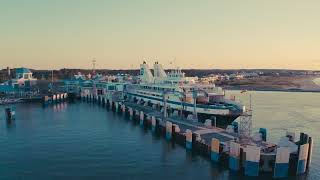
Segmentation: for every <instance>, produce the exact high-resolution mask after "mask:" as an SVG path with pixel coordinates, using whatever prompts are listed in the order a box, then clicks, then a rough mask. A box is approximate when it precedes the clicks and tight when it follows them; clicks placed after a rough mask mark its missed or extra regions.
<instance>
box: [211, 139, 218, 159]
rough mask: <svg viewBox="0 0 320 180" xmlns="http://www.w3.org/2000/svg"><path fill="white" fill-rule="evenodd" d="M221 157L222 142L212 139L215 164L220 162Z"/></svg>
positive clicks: (212, 153)
mask: <svg viewBox="0 0 320 180" xmlns="http://www.w3.org/2000/svg"><path fill="white" fill-rule="evenodd" d="M219 156H220V141H219V139H216V138H212V139H211V160H212V161H213V162H219Z"/></svg>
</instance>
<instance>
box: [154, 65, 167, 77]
mask: <svg viewBox="0 0 320 180" xmlns="http://www.w3.org/2000/svg"><path fill="white" fill-rule="evenodd" d="M153 70H154V73H153V74H154V77H155V78H157V79H158V80H162V79H164V78H166V77H167V74H166V72H165V71H164V69H163V67H162V65H161V64H159V63H158V62H155V63H154V65H153Z"/></svg>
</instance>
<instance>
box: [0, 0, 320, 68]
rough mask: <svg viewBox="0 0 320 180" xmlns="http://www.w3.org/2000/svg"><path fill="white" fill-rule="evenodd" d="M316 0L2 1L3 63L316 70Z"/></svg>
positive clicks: (319, 60) (319, 59)
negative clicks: (156, 62) (145, 64)
mask: <svg viewBox="0 0 320 180" xmlns="http://www.w3.org/2000/svg"><path fill="white" fill-rule="evenodd" d="M319 7H320V1H316V0H308V1H298V0H282V1H276V0H270V1H255V0H244V1H238V0H230V1H214V0H212V1H206V0H203V1H192V0H171V1H166V0H165V1H150V0H137V1H130V0H127V1H126V0H123V1H116V0H106V1H103V0H92V1H87V0H68V1H65V0H55V1H49V0H29V1H21V0H20V1H19V0H1V1H0V23H1V28H0V62H1V66H2V67H1V68H5V67H6V66H9V67H12V68H14V67H28V68H33V69H61V68H81V69H91V67H92V60H93V59H94V58H95V59H96V68H97V69H137V68H138V67H139V64H140V63H142V61H143V60H146V61H147V62H148V63H149V64H150V65H152V64H153V63H154V62H155V61H159V62H160V63H161V64H163V65H164V67H165V68H172V67H174V66H179V67H181V68H185V69H192V68H194V69H298V70H299V69H303V70H320V50H319V47H320V46H319V45H320V34H319V32H320V21H319V19H320V11H319Z"/></svg>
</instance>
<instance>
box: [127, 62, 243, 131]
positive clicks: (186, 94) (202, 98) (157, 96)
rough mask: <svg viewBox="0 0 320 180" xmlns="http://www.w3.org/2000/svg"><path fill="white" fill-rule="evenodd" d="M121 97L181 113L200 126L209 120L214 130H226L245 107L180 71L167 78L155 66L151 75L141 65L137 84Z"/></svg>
mask: <svg viewBox="0 0 320 180" xmlns="http://www.w3.org/2000/svg"><path fill="white" fill-rule="evenodd" d="M125 94H126V96H127V98H128V99H129V100H133V101H135V102H138V101H139V102H140V101H142V102H145V104H147V105H150V106H152V105H158V106H160V107H163V106H164V104H166V106H167V107H168V109H171V110H177V111H180V112H183V115H184V116H185V117H187V118H188V119H189V117H191V118H192V117H193V119H195V118H196V119H197V120H198V121H200V122H205V121H206V120H207V119H211V120H212V121H211V122H212V125H216V126H218V127H226V126H227V125H229V124H231V123H232V122H233V121H234V120H235V119H236V118H237V117H239V116H240V115H241V114H242V113H243V112H244V111H245V106H243V105H242V104H240V103H237V102H235V101H233V100H230V99H227V98H226V97H225V91H224V90H223V89H222V88H221V87H216V86H215V84H213V83H208V82H200V81H199V79H198V78H197V77H186V76H185V73H183V72H182V71H181V69H180V68H176V69H173V70H171V72H169V73H168V74H167V73H166V72H165V70H164V69H163V67H162V65H161V64H159V63H158V62H156V63H155V64H154V67H153V73H152V72H151V70H150V69H149V66H148V64H147V63H146V62H143V64H141V65H140V75H139V82H138V83H135V84H127V85H126V88H125ZM164 102H165V103H164ZM191 115H192V116H191Z"/></svg>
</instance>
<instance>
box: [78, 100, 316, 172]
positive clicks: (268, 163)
mask: <svg viewBox="0 0 320 180" xmlns="http://www.w3.org/2000/svg"><path fill="white" fill-rule="evenodd" d="M81 99H82V101H84V102H90V103H96V104H99V105H101V106H103V107H106V108H108V109H110V110H112V111H114V112H117V113H119V114H120V113H122V114H125V115H126V116H127V117H128V118H129V119H130V120H132V121H135V122H139V124H140V126H141V127H144V128H148V129H151V132H152V133H154V134H157V135H161V136H163V137H164V138H166V139H167V140H168V141H170V142H173V143H177V144H180V145H182V146H183V147H185V148H186V150H187V151H192V152H194V153H197V154H200V155H202V156H204V157H205V158H208V159H210V160H211V161H212V162H214V163H217V164H220V165H222V166H224V167H227V168H229V169H230V170H231V171H234V172H239V173H243V174H244V175H246V176H253V177H257V176H259V175H260V174H265V173H269V174H270V175H271V176H272V177H273V178H285V177H288V176H296V175H302V174H305V173H306V172H307V170H308V169H309V167H310V162H311V158H312V149H313V140H312V137H309V136H308V135H307V134H304V133H300V139H299V141H298V142H294V134H292V133H287V134H286V138H287V139H288V140H290V142H291V143H292V144H294V145H295V146H296V147H297V150H295V151H292V150H291V149H290V148H289V147H285V146H280V147H279V146H278V145H276V144H273V143H270V142H267V141H266V139H267V133H266V129H264V128H260V130H259V132H258V133H259V134H260V135H261V139H258V140H254V139H248V138H243V137H241V136H240V135H239V127H238V124H233V126H232V128H234V129H233V132H230V131H228V130H225V129H221V128H218V127H214V126H211V124H212V123H211V122H210V123H207V124H209V125H207V124H203V123H200V122H197V121H194V120H187V119H185V118H181V117H180V116H179V113H176V114H171V116H169V117H165V115H164V113H163V112H161V110H159V109H157V108H156V107H154V106H151V107H150V106H148V105H143V104H137V103H133V102H126V101H112V99H108V98H106V97H105V96H97V95H93V94H90V95H87V96H83V97H81Z"/></svg>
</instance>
